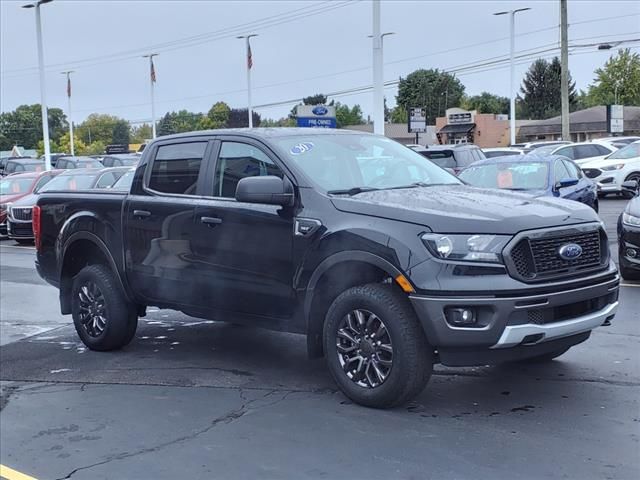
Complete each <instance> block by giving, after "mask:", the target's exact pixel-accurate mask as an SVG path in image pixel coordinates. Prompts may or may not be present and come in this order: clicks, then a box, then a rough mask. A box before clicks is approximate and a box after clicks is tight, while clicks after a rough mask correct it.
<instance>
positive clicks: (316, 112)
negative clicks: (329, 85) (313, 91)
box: [311, 105, 329, 116]
mask: <svg viewBox="0 0 640 480" xmlns="http://www.w3.org/2000/svg"><path fill="white" fill-rule="evenodd" d="M311 111H312V112H313V114H314V115H319V116H320V115H326V114H327V113H329V110H327V107H324V106H322V105H318V106H317V107H313V110H311Z"/></svg>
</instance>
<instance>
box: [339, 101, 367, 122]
mask: <svg viewBox="0 0 640 480" xmlns="http://www.w3.org/2000/svg"><path fill="white" fill-rule="evenodd" d="M335 107H336V124H337V127H338V128H342V127H346V126H347V125H362V124H363V123H365V122H364V118H362V109H361V108H360V105H354V106H353V107H351V108H349V105H344V104H342V103H340V102H336V103H335Z"/></svg>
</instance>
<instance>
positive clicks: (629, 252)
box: [624, 248, 638, 258]
mask: <svg viewBox="0 0 640 480" xmlns="http://www.w3.org/2000/svg"><path fill="white" fill-rule="evenodd" d="M624 256H625V257H629V258H636V257H637V256H638V251H637V250H636V249H635V248H627V249H626V250H625V251H624Z"/></svg>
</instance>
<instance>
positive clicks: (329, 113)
mask: <svg viewBox="0 0 640 480" xmlns="http://www.w3.org/2000/svg"><path fill="white" fill-rule="evenodd" d="M296 117H297V123H298V126H299V127H316V128H336V126H337V124H336V107H334V106H331V105H298V106H297V107H296Z"/></svg>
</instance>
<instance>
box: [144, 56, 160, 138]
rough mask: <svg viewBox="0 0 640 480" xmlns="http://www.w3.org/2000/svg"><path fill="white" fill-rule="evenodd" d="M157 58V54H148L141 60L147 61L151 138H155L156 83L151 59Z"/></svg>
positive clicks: (154, 69)
mask: <svg viewBox="0 0 640 480" xmlns="http://www.w3.org/2000/svg"><path fill="white" fill-rule="evenodd" d="M156 56H158V54H157V53H150V54H148V55H143V56H142V58H148V59H149V80H150V82H149V83H150V86H151V132H152V136H153V138H156V103H155V99H154V91H153V90H154V86H155V83H156V68H155V66H154V65H153V57H156Z"/></svg>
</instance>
